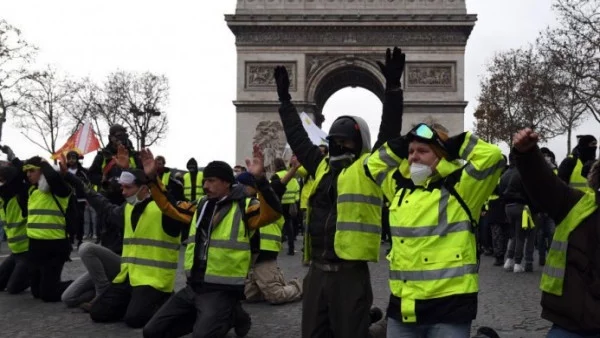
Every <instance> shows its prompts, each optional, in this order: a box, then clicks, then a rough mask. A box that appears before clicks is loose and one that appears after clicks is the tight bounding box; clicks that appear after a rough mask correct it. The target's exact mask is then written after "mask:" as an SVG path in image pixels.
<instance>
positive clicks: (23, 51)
mask: <svg viewBox="0 0 600 338" xmlns="http://www.w3.org/2000/svg"><path fill="white" fill-rule="evenodd" d="M36 51H37V50H36V48H35V47H33V46H32V45H30V44H28V43H27V42H26V41H25V40H23V38H22V37H21V32H20V31H19V30H18V29H17V28H15V27H14V26H11V25H10V24H8V23H7V22H6V21H5V20H2V19H0V140H1V139H2V127H3V126H4V123H5V122H6V119H7V117H8V114H9V113H10V112H14V111H15V110H16V109H17V107H18V106H19V102H20V100H21V98H22V96H21V92H20V91H19V90H18V89H17V86H18V85H19V83H21V82H22V81H24V80H25V79H27V78H36V77H39V76H40V73H36V72H30V71H29V70H28V69H27V68H26V67H27V66H28V65H29V63H30V62H31V61H32V59H33V57H34V56H35V53H36Z"/></svg>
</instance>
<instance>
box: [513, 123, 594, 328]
mask: <svg viewBox="0 0 600 338" xmlns="http://www.w3.org/2000/svg"><path fill="white" fill-rule="evenodd" d="M538 141H539V135H538V134H537V133H535V132H534V131H532V130H531V129H529V128H526V129H523V130H521V131H519V132H518V133H516V134H515V136H514V138H513V147H514V151H513V152H514V158H515V162H516V168H517V170H518V171H519V174H520V175H521V177H522V179H523V185H524V187H525V190H526V191H527V194H528V195H529V197H530V198H531V199H532V200H534V201H536V203H537V204H538V205H539V206H540V209H541V210H542V211H543V212H545V213H547V214H548V216H549V217H550V218H551V219H552V220H553V221H554V222H555V223H556V224H557V226H556V230H555V232H554V237H553V239H552V244H551V246H550V250H549V252H548V256H547V258H546V262H545V263H546V264H545V266H544V272H543V273H542V279H541V283H540V288H541V289H542V318H544V319H546V320H548V321H550V322H552V323H553V326H552V328H551V329H550V331H549V332H548V335H547V337H549V338H558V337H560V338H572V337H573V338H576V337H598V336H600V311H599V310H598V309H600V287H599V286H600V245H599V244H600V212H599V211H598V203H599V201H600V198H599V196H600V190H599V189H600V162H599V161H596V162H595V163H594V164H593V166H592V168H591V170H590V172H589V174H588V176H587V184H586V185H587V186H588V187H589V188H590V189H591V191H593V193H589V192H585V191H581V190H580V189H579V187H573V186H571V185H569V186H567V184H566V183H565V182H564V181H563V180H561V178H560V177H559V176H557V175H555V174H554V173H553V171H552V168H551V167H549V166H548V164H547V162H546V160H545V159H544V155H543V154H542V152H541V151H540V149H539V147H538Z"/></svg>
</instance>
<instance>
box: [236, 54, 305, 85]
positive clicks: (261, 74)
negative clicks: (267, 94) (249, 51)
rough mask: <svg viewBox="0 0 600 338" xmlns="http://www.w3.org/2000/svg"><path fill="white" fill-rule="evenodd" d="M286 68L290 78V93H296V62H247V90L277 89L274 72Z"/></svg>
mask: <svg viewBox="0 0 600 338" xmlns="http://www.w3.org/2000/svg"><path fill="white" fill-rule="evenodd" d="M281 65H283V66H285V68H286V69H287V71H288V74H289V76H290V91H296V63H295V62H289V61H287V62H246V83H245V88H246V89H249V90H269V91H270V90H273V88H276V84H275V79H274V78H273V70H274V69H275V67H276V66H281Z"/></svg>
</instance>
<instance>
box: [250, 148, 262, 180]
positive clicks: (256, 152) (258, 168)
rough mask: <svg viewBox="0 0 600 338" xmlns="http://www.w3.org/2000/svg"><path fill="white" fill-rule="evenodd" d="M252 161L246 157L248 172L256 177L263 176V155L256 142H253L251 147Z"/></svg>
mask: <svg viewBox="0 0 600 338" xmlns="http://www.w3.org/2000/svg"><path fill="white" fill-rule="evenodd" d="M252 150H253V151H252V157H253V158H252V161H251V160H250V159H246V168H248V172H249V173H251V174H252V176H254V178H256V179H260V178H264V177H265V156H264V154H263V152H262V150H261V149H260V146H259V145H258V144H255V145H254V146H253V149H252Z"/></svg>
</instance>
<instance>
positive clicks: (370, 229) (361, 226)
mask: <svg viewBox="0 0 600 338" xmlns="http://www.w3.org/2000/svg"><path fill="white" fill-rule="evenodd" d="M335 227H336V229H337V230H338V231H358V232H366V233H370V234H380V233H381V226H380V225H374V224H365V223H356V222H337V223H336V225H335Z"/></svg>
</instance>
